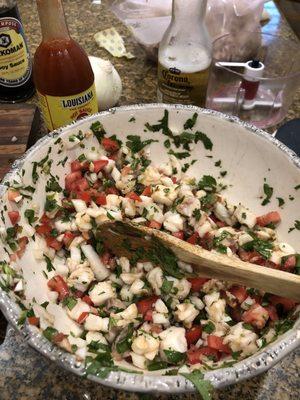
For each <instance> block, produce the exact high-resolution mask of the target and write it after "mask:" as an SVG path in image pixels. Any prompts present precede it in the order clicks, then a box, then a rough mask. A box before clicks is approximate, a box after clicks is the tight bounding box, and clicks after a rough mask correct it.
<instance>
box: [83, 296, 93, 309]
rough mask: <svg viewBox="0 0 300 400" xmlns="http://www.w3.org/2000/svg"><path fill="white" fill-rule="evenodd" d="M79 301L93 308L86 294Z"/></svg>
mask: <svg viewBox="0 0 300 400" xmlns="http://www.w3.org/2000/svg"><path fill="white" fill-rule="evenodd" d="M81 300H82V301H84V302H85V303H86V304H88V305H89V306H93V305H94V303H93V302H92V300H91V298H90V296H88V295H87V294H86V295H84V296H83V297H82V299H81Z"/></svg>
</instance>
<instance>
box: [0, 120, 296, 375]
mask: <svg viewBox="0 0 300 400" xmlns="http://www.w3.org/2000/svg"><path fill="white" fill-rule="evenodd" d="M188 121H189V120H188ZM188 121H187V122H188ZM161 128H162V129H163V127H161V126H159V125H153V126H150V125H148V129H149V130H150V131H151V130H152V131H158V130H160V129H161ZM188 129H190V127H189V126H187V128H186V130H188ZM190 132H191V130H190ZM163 133H165V134H167V136H169V138H168V139H167V140H166V142H165V146H166V147H167V149H169V148H170V146H169V143H168V141H171V142H172V140H173V139H174V137H173V138H172V137H171V135H172V134H171V133H170V132H169V131H168V130H167V131H166V130H165V132H163ZM200 134H201V135H202V136H201V138H200V139H199V140H201V141H203V143H204V146H207V147H206V148H208V147H209V138H208V137H207V136H206V135H205V134H203V133H200ZM90 136H96V137H97V139H98V142H99V143H98V145H97V146H95V147H92V148H91V149H86V148H85V146H84V144H83V143H84V140H85V139H86V138H89V137H90ZM153 137H154V138H155V135H153ZM186 137H189V140H190V142H191V141H193V140H194V139H195V136H194V137H193V136H187V135H186ZM66 140H67V139H60V138H58V139H56V141H55V139H54V141H55V145H56V146H61V152H62V156H63V155H64V153H63V149H65V148H67V149H70V148H72V149H74V148H76V146H77V147H79V148H80V151H82V153H81V154H80V155H79V156H78V158H77V159H73V160H66V159H64V160H62V161H61V162H62V163H64V164H63V166H64V168H65V178H64V186H63V185H62V184H61V182H62V179H60V180H59V177H58V176H54V175H52V174H51V172H49V171H50V168H49V166H51V151H50V150H49V152H48V154H47V156H46V157H45V158H44V159H43V160H41V161H40V162H34V163H33V170H32V181H33V183H36V182H37V181H38V180H39V177H40V175H41V174H44V175H47V174H48V177H47V185H46V188H45V190H46V200H45V203H44V205H41V206H38V205H36V204H34V203H33V202H31V201H30V198H31V196H32V194H33V192H34V190H35V189H34V187H33V186H27V187H24V186H22V183H21V181H20V182H13V183H11V185H10V187H9V188H8V191H7V197H8V202H7V203H8V206H7V208H6V211H4V212H2V217H3V219H4V218H6V219H7V218H9V220H10V222H11V224H10V225H11V226H10V227H8V228H6V229H5V228H4V225H3V226H2V228H1V238H2V241H3V243H4V245H5V248H6V253H7V257H6V260H5V261H2V262H1V271H2V274H1V287H2V288H3V289H4V290H6V291H10V293H13V295H14V296H15V297H16V298H17V299H18V300H19V302H20V306H21V307H22V309H23V311H22V313H21V317H20V320H19V323H20V324H23V323H26V324H30V325H31V326H34V327H32V328H31V329H39V330H41V331H42V333H43V335H44V336H45V337H46V338H47V339H48V340H49V341H51V342H53V343H55V344H57V345H58V346H60V347H61V348H63V349H65V350H67V351H68V352H71V353H73V354H74V355H75V356H76V358H77V359H78V360H83V361H85V363H86V365H87V371H88V373H91V374H98V375H99V376H101V377H103V376H106V374H107V373H109V371H112V370H116V369H118V368H121V369H124V368H125V369H126V370H128V369H133V370H134V369H135V370H136V371H140V372H144V371H158V370H163V371H162V372H163V373H164V374H177V373H188V372H191V371H193V370H202V371H203V370H209V369H214V368H220V367H224V366H230V365H232V364H233V363H235V362H236V361H237V360H241V359H244V358H245V357H248V356H249V355H251V354H253V353H255V352H257V351H258V350H260V349H262V348H263V347H264V346H266V345H267V344H268V343H270V342H271V341H273V340H274V339H276V338H277V337H278V335H280V334H282V333H284V332H286V331H287V330H288V329H290V328H291V327H292V326H293V323H294V321H295V320H296V311H297V304H296V303H295V302H294V301H292V300H289V299H287V298H283V297H279V296H275V295H270V294H268V293H263V292H261V291H258V290H255V289H252V288H247V287H243V286H238V285H235V284H232V283H229V282H222V281H219V280H216V279H208V278H205V277H199V276H194V275H193V268H192V265H189V264H187V263H184V262H181V261H180V260H178V261H176V268H174V263H172V265H171V263H170V265H168V257H165V258H164V263H159V262H156V261H155V260H151V259H149V260H148V261H147V262H142V261H140V260H139V256H138V254H137V256H136V259H135V262H130V261H129V260H128V259H127V258H125V257H121V258H118V257H116V256H115V255H114V254H112V253H111V252H109V251H108V250H107V249H106V248H105V246H104V245H103V242H102V241H101V238H99V235H98V231H99V226H101V224H102V223H103V222H105V221H107V220H123V219H128V220H131V221H133V222H135V223H137V224H145V225H147V226H149V227H151V228H154V229H161V230H164V231H166V232H168V233H169V234H170V235H174V236H175V237H177V238H179V239H181V240H184V241H187V242H189V243H191V244H193V245H195V246H201V247H203V248H205V249H208V250H211V251H213V252H219V253H223V254H226V255H227V256H229V257H239V258H240V259H241V260H243V261H248V262H250V263H253V264H258V265H264V266H267V267H270V268H275V269H282V270H284V271H288V272H292V273H299V267H300V264H299V262H300V256H299V254H296V252H295V250H294V249H293V248H292V247H291V246H290V245H289V244H287V243H282V242H280V241H279V240H278V238H277V236H276V230H275V228H276V225H277V224H279V223H280V214H279V213H278V212H277V211H273V212H269V213H267V214H265V215H260V216H257V215H254V214H253V213H252V212H251V211H250V210H249V209H247V208H246V207H244V206H243V205H241V204H237V205H232V204H230V203H229V202H228V201H227V200H226V199H225V198H224V197H223V196H222V194H221V193H222V189H223V188H224V185H223V183H219V182H217V180H216V179H215V178H214V177H212V176H210V175H204V176H202V177H201V176H200V177H199V178H198V179H195V178H193V177H190V176H189V175H188V173H187V172H186V171H187V169H188V166H186V164H184V162H183V163H182V164H181V161H180V159H184V156H182V154H183V153H176V152H175V151H169V153H170V157H169V161H168V162H167V163H165V164H162V163H161V164H160V165H154V164H153V163H151V161H150V150H149V147H150V146H149V145H150V143H151V142H153V141H155V140H152V139H149V140H145V141H143V140H141V138H140V137H139V136H137V135H129V136H128V137H127V141H126V142H124V143H122V142H121V141H120V140H118V138H117V137H115V136H110V137H109V135H108V133H106V132H105V131H104V129H103V126H102V125H101V124H100V122H96V123H94V124H92V126H91V129H90V130H88V131H87V132H81V131H80V132H79V133H78V134H75V135H71V136H70V137H69V138H68V140H67V143H66ZM190 142H188V141H187V142H185V143H184V149H185V150H186V151H188V150H189V143H190ZM175 145H176V137H175ZM64 146H65V147H64ZM180 154H181V155H180ZM60 178H61V177H60ZM59 182H60V183H59ZM62 186H63V187H62ZM28 199H29V200H28ZM24 201H27V202H28V207H27V208H26V209H25V211H24V209H23V210H22V212H20V209H19V208H20V207H21V205H22V203H23V202H24ZM3 214H4V216H3ZM35 263H38V265H39V266H40V267H39V268H40V270H39V273H40V272H41V273H40V275H41V276H40V284H38V285H37V284H36V285H35V287H34V288H32V287H29V286H30V285H29V283H30V282H32V279H35V278H36V275H35V271H34V268H31V267H30V265H32V264H35ZM30 268H31V269H30ZM36 273H38V272H36ZM35 282H36V281H35ZM41 299H42V300H44V301H42V302H41ZM35 327H36V328H35ZM178 371H179V372H178Z"/></svg>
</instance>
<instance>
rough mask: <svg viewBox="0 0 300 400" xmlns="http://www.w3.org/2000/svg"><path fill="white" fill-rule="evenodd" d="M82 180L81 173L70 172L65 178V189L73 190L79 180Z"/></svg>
mask: <svg viewBox="0 0 300 400" xmlns="http://www.w3.org/2000/svg"><path fill="white" fill-rule="evenodd" d="M81 178H82V174H81V171H75V172H70V173H69V174H68V175H66V177H65V188H66V190H68V191H69V190H72V186H73V184H74V183H76V182H77V181H78V180H79V179H81Z"/></svg>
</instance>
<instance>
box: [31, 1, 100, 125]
mask: <svg viewBox="0 0 300 400" xmlns="http://www.w3.org/2000/svg"><path fill="white" fill-rule="evenodd" d="M37 7H38V13H39V18H40V23H41V29H42V42H41V44H40V45H39V47H38V48H37V50H36V53H35V55H34V65H33V77H34V82H35V86H36V89H37V93H38V97H39V103H40V108H41V110H42V113H43V117H44V120H45V123H46V125H47V128H48V129H49V131H52V130H53V129H56V128H59V127H61V126H63V125H66V124H68V123H70V122H71V121H76V120H78V119H81V118H83V117H85V116H87V115H90V114H94V113H96V112H97V111H98V105H97V98H96V91H95V84H94V74H93V71H92V68H91V65H90V62H89V59H88V56H87V54H86V53H85V51H84V50H83V49H82V48H81V47H80V46H79V44H78V43H76V42H75V40H73V39H72V38H71V37H70V35H69V31H68V28H67V24H66V21H65V16H64V11H63V7H62V4H61V0H37Z"/></svg>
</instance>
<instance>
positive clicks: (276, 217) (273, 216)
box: [256, 211, 281, 226]
mask: <svg viewBox="0 0 300 400" xmlns="http://www.w3.org/2000/svg"><path fill="white" fill-rule="evenodd" d="M280 221H281V217H280V214H279V212H278V211H271V212H268V213H267V214H264V215H261V216H260V217H257V218H256V223H257V225H259V226H266V225H269V224H271V223H272V224H278V223H279V222H280Z"/></svg>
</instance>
